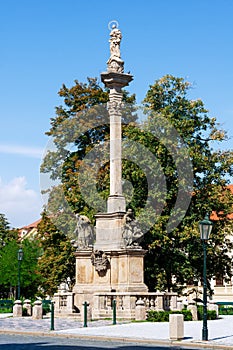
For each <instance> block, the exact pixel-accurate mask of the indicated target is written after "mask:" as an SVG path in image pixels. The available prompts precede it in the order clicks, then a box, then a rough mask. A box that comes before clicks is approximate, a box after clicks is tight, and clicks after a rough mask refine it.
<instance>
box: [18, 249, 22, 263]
mask: <svg viewBox="0 0 233 350" xmlns="http://www.w3.org/2000/svg"><path fill="white" fill-rule="evenodd" d="M22 260H23V249H22V248H19V250H18V261H22Z"/></svg>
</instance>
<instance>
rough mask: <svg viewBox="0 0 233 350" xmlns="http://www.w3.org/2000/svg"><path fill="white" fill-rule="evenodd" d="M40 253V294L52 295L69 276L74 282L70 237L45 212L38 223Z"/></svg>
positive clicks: (73, 260)
mask: <svg viewBox="0 0 233 350" xmlns="http://www.w3.org/2000/svg"><path fill="white" fill-rule="evenodd" d="M38 237H39V239H40V242H41V248H42V255H41V257H40V259H39V267H38V268H39V272H40V275H41V284H40V289H41V294H42V295H50V296H52V295H53V294H54V293H55V292H57V288H58V286H59V285H60V283H61V282H65V281H67V278H68V277H69V278H70V280H71V283H72V284H74V279H75V257H74V248H73V247H72V245H71V242H70V239H69V238H68V237H67V236H66V235H64V234H63V233H62V232H61V231H59V230H58V229H57V227H56V226H55V225H54V224H53V222H52V221H51V220H50V218H49V217H48V216H47V215H46V212H44V213H43V215H42V220H41V222H40V223H39V225H38Z"/></svg>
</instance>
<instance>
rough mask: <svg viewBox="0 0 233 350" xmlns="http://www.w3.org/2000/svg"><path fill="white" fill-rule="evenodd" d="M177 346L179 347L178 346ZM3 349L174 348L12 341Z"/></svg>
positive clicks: (142, 349) (4, 345)
mask: <svg viewBox="0 0 233 350" xmlns="http://www.w3.org/2000/svg"><path fill="white" fill-rule="evenodd" d="M176 348H177V347H176ZM0 349H1V350H24V349H28V350H45V349H49V350H100V349H116V350H162V349H174V348H172V347H170V346H156V345H155V346H152V345H136V344H130V345H129V344H128V345H125V346H117V345H115V344H112V343H111V342H109V343H106V344H105V345H104V346H101V345H97V346H90V345H88V344H87V345H57V344H52V343H50V342H38V343H34V344H32V343H30V344H29V343H23V342H22V343H11V344H0Z"/></svg>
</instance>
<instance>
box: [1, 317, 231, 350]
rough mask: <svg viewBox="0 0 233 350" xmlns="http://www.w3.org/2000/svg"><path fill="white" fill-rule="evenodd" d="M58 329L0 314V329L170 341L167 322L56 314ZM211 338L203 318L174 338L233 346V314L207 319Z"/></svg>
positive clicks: (47, 322)
mask: <svg viewBox="0 0 233 350" xmlns="http://www.w3.org/2000/svg"><path fill="white" fill-rule="evenodd" d="M54 325H55V330H54V331H50V318H49V317H47V318H44V319H42V320H32V319H31V318H30V317H22V318H13V317H11V316H10V317H9V315H8V317H6V316H5V317H4V316H2V315H1V316H0V333H20V334H26V333H30V334H37V335H51V336H63V337H64V336H68V337H79V338H89V339H98V338H99V339H106V340H113V339H114V340H124V341H137V342H152V343H154V344H156V343H158V344H159V343H160V344H164V345H165V344H170V345H171V341H170V340H169V323H168V322H161V323H156V322H131V323H130V322H126V323H121V324H117V325H112V322H111V321H110V320H102V321H93V322H88V327H87V328H83V324H82V323H81V322H79V321H77V320H76V319H75V318H60V317H59V318H55V322H54ZM208 330H209V341H208V342H202V340H201V334H202V322H201V321H189V322H184V339H183V340H182V341H180V342H172V344H176V345H187V346H188V345H190V346H193V347H194V346H196V348H197V349H201V348H203V347H206V348H209V349H211V348H212V349H213V348H215V349H224V348H225V349H233V316H224V317H222V318H221V319H219V320H213V321H208Z"/></svg>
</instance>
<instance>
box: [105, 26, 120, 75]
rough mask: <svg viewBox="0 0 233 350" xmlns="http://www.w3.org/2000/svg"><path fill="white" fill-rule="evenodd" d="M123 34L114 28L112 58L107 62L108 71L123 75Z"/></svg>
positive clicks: (111, 38)
mask: <svg viewBox="0 0 233 350" xmlns="http://www.w3.org/2000/svg"><path fill="white" fill-rule="evenodd" d="M121 39H122V34H121V31H120V30H119V29H117V28H113V29H112V31H111V33H110V39H109V42H110V58H109V60H108V62H107V65H108V71H109V72H116V73H123V72H124V61H122V59H121V52H120V44H121Z"/></svg>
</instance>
